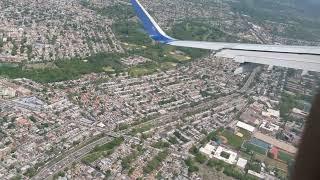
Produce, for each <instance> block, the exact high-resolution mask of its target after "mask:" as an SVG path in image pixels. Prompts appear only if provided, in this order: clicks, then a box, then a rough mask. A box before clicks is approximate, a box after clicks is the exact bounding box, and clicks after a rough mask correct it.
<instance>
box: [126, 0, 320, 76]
mask: <svg viewBox="0 0 320 180" xmlns="http://www.w3.org/2000/svg"><path fill="white" fill-rule="evenodd" d="M131 3H132V6H133V7H134V9H135V12H136V14H137V16H138V17H139V19H140V20H141V22H142V24H143V26H144V28H145V30H146V31H147V32H148V34H149V36H150V37H151V38H152V39H153V40H155V41H158V42H160V43H164V44H168V45H173V46H180V47H190V48H200V49H209V50H214V51H216V56H220V57H226V58H232V59H234V60H235V61H237V62H240V63H244V62H249V63H258V64H266V65H272V66H282V67H288V68H295V69H303V70H307V71H317V72H320V47H318V46H287V45H263V44H243V43H223V42H202V41H183V40H177V39H174V38H172V37H170V36H168V35H167V34H166V33H165V32H164V31H163V30H162V29H161V28H160V27H159V25H158V24H157V23H156V22H155V20H154V19H153V18H152V17H151V16H150V14H149V13H148V12H147V11H146V10H145V8H144V7H143V6H142V5H141V4H140V2H139V1H138V0H131Z"/></svg>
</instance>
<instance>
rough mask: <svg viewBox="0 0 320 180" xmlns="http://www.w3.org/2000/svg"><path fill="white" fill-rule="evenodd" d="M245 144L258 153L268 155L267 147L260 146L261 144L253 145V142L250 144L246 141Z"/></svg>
mask: <svg viewBox="0 0 320 180" xmlns="http://www.w3.org/2000/svg"><path fill="white" fill-rule="evenodd" d="M243 146H244V147H245V148H247V149H249V150H250V151H253V152H256V153H258V154H262V155H266V153H267V150H266V149H264V148H262V147H259V146H256V145H253V144H250V143H245V144H244V145H243Z"/></svg>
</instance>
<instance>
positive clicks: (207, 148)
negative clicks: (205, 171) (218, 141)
mask: <svg viewBox="0 0 320 180" xmlns="http://www.w3.org/2000/svg"><path fill="white" fill-rule="evenodd" d="M215 149H216V147H215V146H212V145H211V144H209V143H208V144H207V145H206V146H205V147H203V148H200V149H199V151H200V152H201V153H203V154H205V155H207V156H208V157H209V158H212V157H213V153H214V151H215Z"/></svg>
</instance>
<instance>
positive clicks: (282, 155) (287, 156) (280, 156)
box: [278, 151, 294, 162]
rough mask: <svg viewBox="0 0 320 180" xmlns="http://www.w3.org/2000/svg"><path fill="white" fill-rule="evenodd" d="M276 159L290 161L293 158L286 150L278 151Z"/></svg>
mask: <svg viewBox="0 0 320 180" xmlns="http://www.w3.org/2000/svg"><path fill="white" fill-rule="evenodd" d="M278 159H280V160H282V161H284V162H288V161H292V160H293V159H294V157H293V156H291V155H290V154H288V153H286V152H283V151H279V154H278Z"/></svg>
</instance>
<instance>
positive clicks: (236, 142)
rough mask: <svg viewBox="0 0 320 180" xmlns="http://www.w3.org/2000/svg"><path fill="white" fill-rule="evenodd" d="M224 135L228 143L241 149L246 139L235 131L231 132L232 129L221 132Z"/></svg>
mask: <svg viewBox="0 0 320 180" xmlns="http://www.w3.org/2000/svg"><path fill="white" fill-rule="evenodd" d="M221 135H222V136H224V137H225V138H227V139H228V144H229V145H230V146H232V147H234V148H236V149H240V148H241V145H242V143H243V141H244V139H243V138H241V137H239V136H237V135H235V134H234V133H232V132H230V131H227V130H226V131H223V132H222V133H221Z"/></svg>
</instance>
